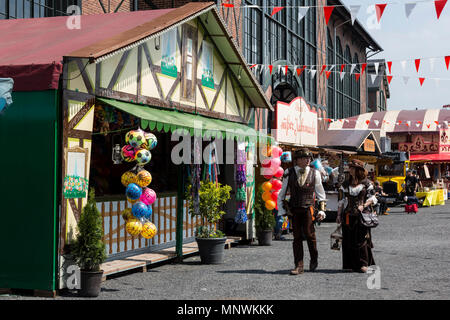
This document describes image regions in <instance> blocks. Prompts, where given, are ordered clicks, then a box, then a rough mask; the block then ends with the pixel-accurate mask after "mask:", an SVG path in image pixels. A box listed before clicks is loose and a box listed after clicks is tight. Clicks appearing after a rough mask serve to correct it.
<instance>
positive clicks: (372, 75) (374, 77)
mask: <svg viewBox="0 0 450 320" xmlns="http://www.w3.org/2000/svg"><path fill="white" fill-rule="evenodd" d="M370 79H371V81H372V84H375V80H377V75H376V74H370Z"/></svg>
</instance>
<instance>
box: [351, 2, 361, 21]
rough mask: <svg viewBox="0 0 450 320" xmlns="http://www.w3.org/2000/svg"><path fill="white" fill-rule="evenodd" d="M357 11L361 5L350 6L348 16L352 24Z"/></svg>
mask: <svg viewBox="0 0 450 320" xmlns="http://www.w3.org/2000/svg"><path fill="white" fill-rule="evenodd" d="M359 9H361V5H353V6H350V16H351V18H352V24H354V23H355V19H356V16H357V15H358V12H359Z"/></svg>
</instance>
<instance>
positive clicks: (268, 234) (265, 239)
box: [256, 229, 273, 246]
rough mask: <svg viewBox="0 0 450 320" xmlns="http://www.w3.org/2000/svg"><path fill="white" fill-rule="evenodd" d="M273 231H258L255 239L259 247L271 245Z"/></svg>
mask: <svg viewBox="0 0 450 320" xmlns="http://www.w3.org/2000/svg"><path fill="white" fill-rule="evenodd" d="M272 236H273V231H272V230H271V229H270V230H258V231H257V233H256V237H257V238H258V244H259V245H260V246H271V245H272Z"/></svg>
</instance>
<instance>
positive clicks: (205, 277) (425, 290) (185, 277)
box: [0, 204, 450, 300]
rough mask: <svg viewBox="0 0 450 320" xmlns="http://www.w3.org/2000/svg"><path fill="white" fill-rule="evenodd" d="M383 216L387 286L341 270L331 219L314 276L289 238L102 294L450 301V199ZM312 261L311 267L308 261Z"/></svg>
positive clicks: (122, 281)
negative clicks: (301, 269)
mask: <svg viewBox="0 0 450 320" xmlns="http://www.w3.org/2000/svg"><path fill="white" fill-rule="evenodd" d="M380 220H381V221H380V225H379V226H378V228H376V229H375V230H374V231H373V238H374V246H375V248H374V256H375V261H376V263H377V265H378V266H379V268H380V289H368V286H367V280H368V277H369V275H367V274H358V273H346V272H342V271H341V252H340V251H332V250H330V248H329V246H330V244H329V236H330V233H331V232H332V231H333V230H334V229H335V227H336V225H335V224H334V223H324V224H322V225H320V226H319V227H318V228H317V235H318V249H319V268H318V270H317V271H316V272H314V273H311V272H308V271H306V272H305V273H304V274H303V275H299V276H291V275H289V270H290V269H291V268H292V267H293V257H292V236H291V235H288V236H287V240H285V241H274V242H273V245H272V246H269V247H260V246H258V245H256V244H255V245H238V246H236V247H233V248H232V249H231V250H226V251H225V254H226V256H225V257H226V258H225V263H224V264H221V265H202V264H200V260H199V257H198V256H191V257H188V258H186V259H185V260H184V263H182V264H163V265H159V266H157V267H154V268H151V269H149V270H148V272H146V273H132V274H128V275H123V276H120V277H117V278H114V279H109V280H107V281H106V282H104V283H103V287H102V293H101V295H100V296H99V297H98V298H97V299H139V300H142V299H187V300H202V299H229V300H239V299H282V300H285V299H308V300H317V299H449V298H450V277H449V271H448V270H449V269H450V204H447V205H446V206H438V207H431V208H420V211H419V213H418V214H417V215H407V214H406V213H404V212H403V210H402V208H400V207H398V208H392V209H391V214H390V215H389V216H382V217H380ZM305 248H307V246H306V244H305ZM306 257H309V255H308V254H306ZM305 262H306V263H305V264H306V266H308V265H309V259H308V260H306V261H305ZM306 270H307V269H306ZM375 284H376V283H375ZM1 299H34V298H32V297H20V296H2V297H0V300H1ZM42 299H44V298H42ZM56 299H79V298H78V297H76V296H71V295H69V296H60V297H58V298H56Z"/></svg>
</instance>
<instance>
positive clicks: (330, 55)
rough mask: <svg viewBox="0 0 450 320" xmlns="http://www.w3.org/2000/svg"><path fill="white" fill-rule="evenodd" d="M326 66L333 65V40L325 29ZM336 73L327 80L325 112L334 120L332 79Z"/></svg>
mask: <svg viewBox="0 0 450 320" xmlns="http://www.w3.org/2000/svg"><path fill="white" fill-rule="evenodd" d="M327 65H334V47H333V40H332V39H331V34H330V30H329V29H328V28H327ZM336 70H340V69H339V68H336V67H335V68H334V71H336ZM335 75H336V73H333V74H332V75H330V77H329V78H328V80H327V86H328V89H327V93H328V97H327V110H328V112H327V113H328V118H331V119H335V118H336V115H335V112H334V95H335V92H334V90H335V87H334V79H335Z"/></svg>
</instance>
